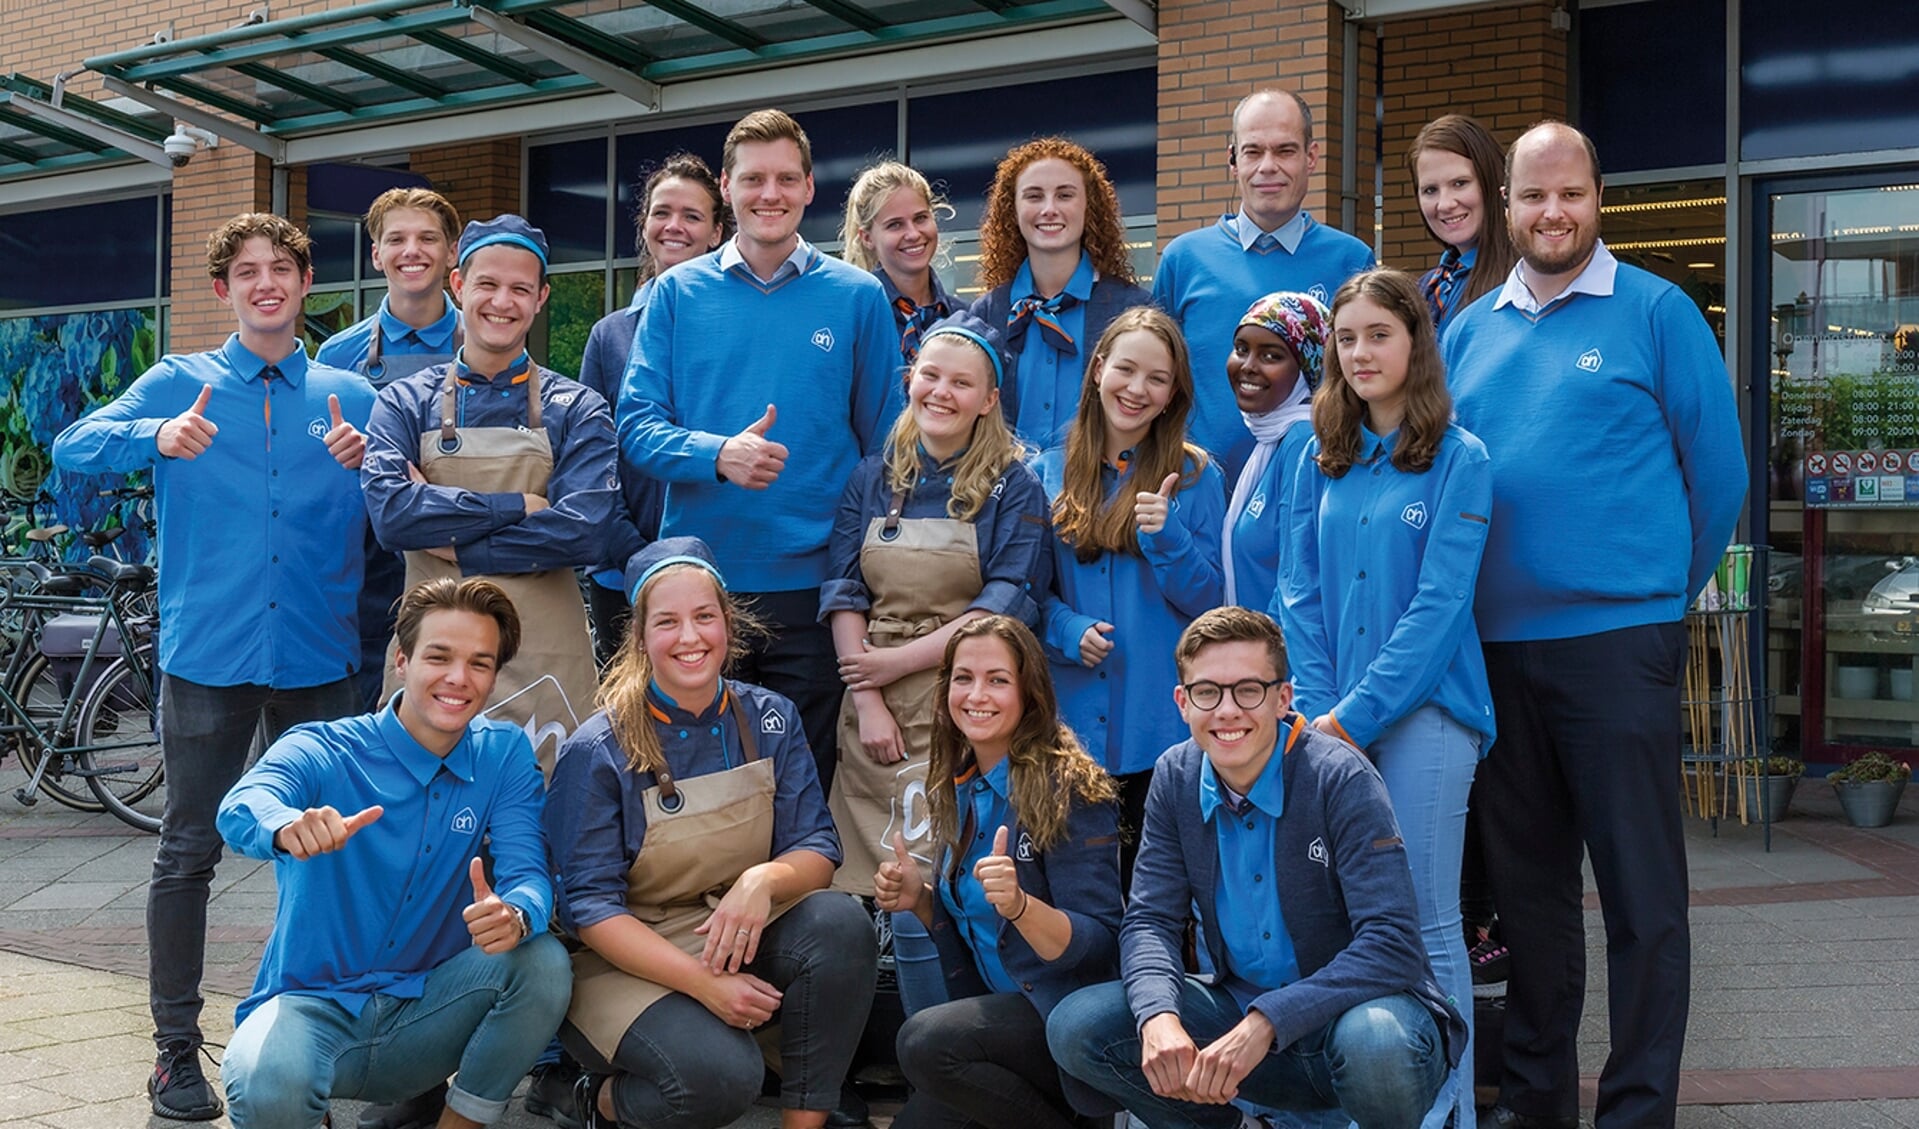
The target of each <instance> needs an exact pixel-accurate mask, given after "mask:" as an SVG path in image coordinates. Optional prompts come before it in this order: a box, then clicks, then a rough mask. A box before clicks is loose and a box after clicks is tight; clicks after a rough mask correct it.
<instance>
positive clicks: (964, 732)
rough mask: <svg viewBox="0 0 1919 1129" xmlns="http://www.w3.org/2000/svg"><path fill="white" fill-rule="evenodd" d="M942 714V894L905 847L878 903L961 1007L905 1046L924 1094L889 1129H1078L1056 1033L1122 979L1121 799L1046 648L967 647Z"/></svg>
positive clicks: (965, 640)
mask: <svg viewBox="0 0 1919 1129" xmlns="http://www.w3.org/2000/svg"><path fill="white" fill-rule="evenodd" d="M937 700H938V702H939V708H938V713H937V720H936V721H935V723H934V728H933V748H932V767H931V768H930V770H929V772H930V775H931V778H932V781H933V784H932V786H931V787H930V788H929V789H928V798H929V800H930V802H931V808H932V824H933V836H932V837H933V842H934V844H935V853H936V861H935V864H934V867H933V871H932V876H933V882H932V883H931V884H928V883H927V881H926V878H925V877H924V875H923V872H922V871H921V869H920V866H919V863H917V862H916V861H914V859H913V857H912V856H911V855H910V854H908V853H907V852H906V846H905V844H904V842H901V843H898V844H896V849H895V853H894V856H893V857H892V858H891V859H889V860H888V861H887V862H885V863H882V864H881V865H880V867H879V870H878V872H877V873H876V874H875V875H874V878H873V886H874V890H875V892H876V893H877V895H878V899H879V902H880V905H881V907H882V908H885V909H889V910H893V911H895V912H896V913H897V914H899V915H901V916H904V915H906V914H909V913H910V914H914V915H916V916H917V917H918V919H919V920H920V921H921V922H923V923H924V924H925V925H927V926H928V927H929V928H930V929H931V930H932V933H933V936H934V938H935V939H936V941H937V942H938V944H939V949H940V958H941V965H942V969H943V972H944V975H945V978H946V981H947V984H948V986H949V987H948V994H949V995H950V996H951V997H952V999H951V1001H950V1002H948V1003H942V1004H940V1005H938V1006H937V1007H932V1008H928V1009H926V1010H924V1011H920V1012H916V1013H915V1014H914V1015H913V1016H912V1018H910V1019H908V1020H907V1021H906V1025H905V1026H904V1027H902V1028H901V1029H900V1034H899V1059H900V1068H901V1069H902V1070H903V1071H905V1073H906V1077H907V1078H908V1080H910V1081H911V1082H912V1083H913V1088H914V1093H913V1096H912V1099H911V1100H909V1101H908V1102H907V1103H906V1108H905V1109H904V1110H902V1111H901V1112H900V1115H899V1116H898V1117H897V1118H895V1119H894V1121H893V1124H894V1126H895V1129H928V1127H949V1126H950V1127H952V1129H960V1127H962V1126H980V1127H983V1129H1073V1126H1074V1124H1075V1122H1074V1117H1075V1111H1074V1109H1073V1105H1072V1102H1071V1101H1070V1100H1069V1097H1068V1092H1067V1089H1066V1083H1065V1080H1064V1076H1063V1075H1061V1074H1060V1073H1059V1071H1058V1069H1057V1068H1056V1067H1054V1065H1053V1060H1052V1056H1051V1054H1050V1053H1049V1052H1048V1050H1047V1046H1046V1016H1047V1015H1048V1014H1049V1013H1050V1012H1051V1011H1052V1009H1053V1006H1054V1005H1055V1004H1057V1003H1059V1001H1060V1000H1062V999H1064V998H1065V997H1066V996H1068V995H1070V994H1072V993H1073V992H1074V991H1076V990H1078V989H1079V988H1082V987H1085V986H1087V985H1089V984H1101V983H1105V982H1107V981H1109V980H1112V979H1114V978H1116V977H1117V976H1118V975H1119V941H1118V931H1119V922H1120V914H1121V904H1120V890H1119V829H1118V813H1117V812H1116V810H1115V809H1114V806H1113V799H1114V795H1115V791H1114V787H1113V782H1112V780H1111V779H1110V778H1109V777H1108V776H1107V775H1106V773H1105V772H1104V771H1102V770H1101V769H1100V767H1099V765H1098V764H1096V763H1094V761H1093V759H1092V758H1091V757H1089V756H1087V755H1086V753H1085V751H1084V750H1083V749H1081V748H1080V746H1079V742H1078V741H1077V740H1076V739H1075V738H1074V737H1073V733H1072V730H1070V729H1068V728H1066V727H1065V726H1064V725H1061V724H1060V720H1059V714H1058V712H1057V711H1056V709H1055V706H1054V699H1053V684H1052V678H1051V676H1050V675H1049V674H1048V673H1047V664H1046V657H1045V655H1044V654H1042V653H1041V651H1040V646H1039V641H1038V640H1037V639H1035V638H1034V637H1033V633H1032V632H1031V631H1029V630H1027V628H1026V625H1025V624H1023V623H1020V622H1019V621H1018V620H1015V619H1013V618H1011V617H1010V616H1001V615H995V616H987V617H986V618H984V619H977V620H973V621H971V622H969V623H967V624H966V625H965V626H964V627H962V628H960V629H959V631H957V632H955V633H954V635H953V638H952V640H951V641H950V642H948V643H947V645H946V655H945V660H944V662H943V663H942V665H941V667H940V680H939V694H938V699H937ZM1080 1094H1081V1100H1086V1099H1087V1098H1092V1097H1093V1095H1092V1094H1091V1093H1090V1092H1089V1091H1085V1090H1083V1089H1081V1090H1080ZM1095 1100H1096V1099H1095Z"/></svg>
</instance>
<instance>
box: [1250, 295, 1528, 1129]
mask: <svg viewBox="0 0 1919 1129" xmlns="http://www.w3.org/2000/svg"><path fill="white" fill-rule="evenodd" d="M1451 418H1452V397H1451V396H1450V395H1448V394H1447V391H1446V376H1445V370H1444V367H1443V366H1442V365H1441V363H1440V360H1439V350H1438V346H1437V343H1436V342H1435V340H1434V337H1433V329H1432V319H1431V317H1430V316H1429V315H1428V314H1427V311H1426V303H1425V301H1424V299H1423V297H1422V295H1421V294H1420V290H1419V286H1418V284H1417V283H1415V282H1414V281H1413V279H1412V277H1411V276H1409V275H1406V274H1402V273H1400V272H1399V271H1391V270H1371V271H1366V272H1364V273H1362V274H1359V275H1356V276H1355V277H1353V278H1352V279H1351V280H1350V281H1348V282H1347V283H1346V285H1344V286H1342V287H1340V288H1339V293H1338V294H1336V295H1335V296H1334V298H1333V351H1332V356H1331V357H1330V358H1329V360H1328V364H1327V373H1326V382H1325V384H1324V385H1322V386H1321V388H1320V390H1319V392H1318V394H1317V395H1316V396H1315V397H1314V399H1313V431H1314V438H1313V441H1312V442H1311V443H1309V444H1307V447H1306V450H1305V453H1304V454H1303V455H1302V457H1301V461H1300V465H1299V469H1298V472H1297V473H1296V474H1295V475H1294V477H1293V482H1292V488H1291V490H1290V491H1289V493H1288V496H1287V500H1286V515H1285V516H1286V528H1287V529H1288V530H1289V531H1290V535H1291V543H1290V545H1289V549H1288V554H1287V557H1286V560H1285V562H1284V563H1283V564H1282V566H1281V574H1280V595H1281V597H1282V599H1281V606H1280V609H1279V610H1280V615H1281V619H1282V623H1283V626H1284V627H1285V631H1286V651H1287V657H1288V659H1289V661H1290V663H1291V665H1292V675H1293V685H1294V688H1295V694H1296V700H1297V702H1298V703H1299V704H1298V709H1299V712H1300V713H1301V714H1303V715H1305V716H1307V717H1310V718H1312V719H1313V725H1314V726H1315V727H1316V728H1318V729H1320V730H1322V731H1324V732H1326V733H1330V734H1332V735H1334V736H1336V737H1339V738H1342V739H1343V740H1345V741H1348V742H1350V743H1351V744H1352V745H1354V746H1355V747H1357V748H1359V749H1360V750H1361V751H1362V752H1364V753H1366V754H1367V755H1368V756H1369V757H1371V758H1372V760H1373V763H1374V764H1375V765H1377V766H1378V768H1379V773H1380V776H1381V777H1383V778H1384V779H1385V782H1386V790H1387V793H1388V794H1389V795H1390V796H1391V798H1392V801H1393V811H1394V813H1395V814H1396V815H1397V816H1398V818H1399V825H1400V831H1401V833H1402V834H1403V835H1404V836H1405V840H1406V857H1407V861H1408V862H1409V863H1410V864H1411V866H1412V871H1413V889H1414V893H1415V895H1416V896H1417V898H1418V900H1419V919H1420V934H1421V937H1422V939H1423V940H1424V941H1425V945H1426V953H1427V956H1428V958H1429V959H1430V960H1431V961H1432V965H1433V973H1434V978H1435V979H1436V980H1438V982H1439V986H1440V988H1441V989H1442V990H1443V991H1445V992H1446V993H1447V994H1448V995H1449V996H1450V997H1451V998H1452V1000H1453V1003H1454V1006H1455V1007H1457V1008H1458V1009H1459V1012H1460V1014H1462V1015H1468V1016H1469V1015H1470V1014H1471V1013H1472V1004H1471V1000H1472V973H1471V971H1470V969H1469V968H1468V967H1467V964H1466V946H1465V936H1464V934H1463V932H1462V931H1461V928H1460V917H1459V864H1460V851H1461V847H1462V843H1463V842H1464V838H1465V830H1466V804H1467V796H1468V794H1469V792H1470V791H1471V789H1472V781H1473V772H1474V770H1475V769H1476V768H1477V766H1478V764H1479V759H1480V757H1482V756H1484V755H1485V752H1486V749H1487V747H1488V746H1489V745H1490V744H1491V743H1492V739H1493V711H1492V693H1491V691H1490V690H1489V689H1488V687H1487V684H1486V666H1485V661H1484V660H1483V659H1482V658H1481V656H1480V650H1479V636H1478V633H1477V631H1476V630H1475V629H1474V627H1473V588H1474V585H1475V583H1476V582H1477V579H1478V576H1479V560H1480V554H1481V552H1482V551H1483V550H1484V549H1485V546H1486V521H1487V515H1488V514H1489V513H1490V512H1491V509H1492V473H1491V469H1490V464H1489V463H1488V462H1487V458H1486V449H1485V447H1484V446H1482V445H1481V444H1480V442H1479V440H1478V439H1476V438H1474V437H1473V436H1472V435H1471V434H1470V433H1469V432H1466V431H1464V430H1462V429H1460V428H1459V427H1457V426H1454V425H1453V424H1452V423H1451V422H1450V421H1451ZM1472 1100H1473V1086H1472V1051H1471V1048H1470V1045H1469V1046H1468V1049H1467V1051H1466V1053H1465V1056H1464V1058H1463V1059H1462V1060H1461V1062H1460V1065H1459V1068H1458V1069H1457V1071H1455V1078H1454V1079H1453V1080H1451V1081H1449V1082H1448V1084H1447V1087H1446V1088H1445V1089H1443V1090H1441V1092H1440V1097H1439V1100H1438V1102H1437V1103H1436V1104H1435V1107H1434V1109H1433V1111H1432V1113H1430V1114H1429V1115H1428V1117H1427V1120H1426V1125H1427V1126H1429V1127H1436V1126H1440V1125H1444V1124H1445V1122H1446V1118H1447V1116H1448V1115H1449V1114H1450V1113H1451V1112H1452V1110H1453V1107H1454V1106H1455V1105H1456V1106H1457V1107H1458V1111H1459V1117H1460V1120H1461V1122H1462V1123H1464V1122H1465V1121H1467V1120H1468V1119H1470V1118H1471V1117H1472V1115H1473V1107H1472Z"/></svg>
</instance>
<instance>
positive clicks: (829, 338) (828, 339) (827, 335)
mask: <svg viewBox="0 0 1919 1129" xmlns="http://www.w3.org/2000/svg"><path fill="white" fill-rule="evenodd" d="M813 344H815V345H817V346H819V350H820V352H822V353H830V352H832V351H833V331H832V330H830V329H816V330H814V331H813Z"/></svg>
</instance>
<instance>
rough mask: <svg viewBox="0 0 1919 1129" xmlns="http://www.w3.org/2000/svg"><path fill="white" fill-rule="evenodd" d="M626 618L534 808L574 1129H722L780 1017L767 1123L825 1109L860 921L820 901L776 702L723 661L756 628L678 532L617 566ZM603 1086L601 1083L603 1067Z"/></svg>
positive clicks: (817, 832) (816, 1118) (792, 1124)
mask: <svg viewBox="0 0 1919 1129" xmlns="http://www.w3.org/2000/svg"><path fill="white" fill-rule="evenodd" d="M627 592H628V593H629V594H630V597H631V599H632V601H633V617H632V625H631V627H630V628H629V629H628V633H627V638H626V640H625V642H624V643H622V645H621V648H620V653H619V655H618V656H617V657H616V658H615V659H614V664H613V668H612V669H611V670H610V671H609V672H608V674H607V677H606V681H605V683H604V684H603V685H602V686H601V688H600V704H601V707H602V708H601V710H600V712H599V713H596V714H594V715H593V716H592V717H591V718H590V719H588V721H587V722H586V724H584V725H582V726H581V727H580V728H579V729H578V730H577V731H576V732H575V733H574V734H573V736H572V737H571V738H569V739H568V740H567V742H566V744H565V746H564V747H563V748H562V749H561V752H560V758H559V762H558V764H557V765H556V766H555V768H554V772H553V782H552V786H551V788H550V789H549V791H548V794H547V801H546V835H547V843H548V844H549V846H548V850H549V851H550V852H551V853H552V856H553V869H554V870H555V871H556V872H557V874H558V879H559V880H558V882H557V883H556V885H557V887H558V902H559V909H560V920H561V923H562V924H563V925H564V926H565V927H566V929H567V930H568V931H569V932H570V933H571V934H573V935H574V936H575V937H577V938H578V939H579V940H580V942H581V943H582V946H583V947H582V948H581V949H580V950H579V951H578V952H576V953H575V954H574V958H573V971H574V990H573V1006H572V1009H571V1010H570V1011H569V1012H568V1013H567V1019H566V1024H565V1025H564V1026H563V1027H562V1028H561V1030H560V1038H561V1041H562V1042H564V1043H565V1044H566V1045H567V1049H568V1050H569V1051H571V1052H572V1053H573V1054H574V1055H575V1056H576V1057H577V1058H579V1060H580V1061H581V1062H582V1063H583V1064H585V1066H586V1069H587V1071H588V1073H587V1074H586V1075H585V1076H584V1077H583V1078H582V1081H581V1084H580V1088H579V1090H578V1091H577V1092H576V1098H577V1106H578V1108H579V1110H580V1111H581V1114H582V1117H583V1119H584V1121H585V1124H586V1126H587V1129H601V1127H606V1126H612V1125H615V1124H618V1125H620V1126H639V1125H644V1126H647V1127H648V1129H668V1127H672V1129H700V1127H716V1126H721V1125H726V1124H728V1123H729V1122H732V1121H733V1120H735V1119H737V1118H738V1117H740V1116H741V1115H742V1114H743V1113H745V1111H746V1108H747V1106H749V1105H750V1104H751V1103H752V1101H753V1099H754V1097H755V1096H756V1095H757V1094H758V1093H759V1090H760V1078H761V1055H760V1048H759V1046H758V1044H757V1043H756V1042H755V1041H754V1037H753V1032H754V1030H755V1029H756V1028H760V1027H763V1026H765V1025H766V1024H768V1023H770V1022H773V1021H775V1020H777V1021H778V1022H779V1024H780V1031H779V1040H778V1045H779V1051H780V1059H781V1072H782V1080H781V1090H780V1104H781V1106H782V1111H781V1116H780V1123H781V1125H782V1126H783V1127H785V1129H802V1127H804V1129H813V1127H817V1126H819V1125H822V1124H824V1123H825V1121H826V1115H827V1111H829V1110H831V1109H832V1108H833V1106H834V1105H835V1104H836V1103H837V1101H838V1099H839V1095H840V1084H841V1081H842V1079H843V1077H844V1076H845V1074H846V1069H847V1066H848V1064H849V1063H850V1062H851V1061H852V1058H853V1051H854V1047H855V1046H856V1044H857V1043H858V1042H859V1035H860V1030H861V1028H862V1027H863V1026H864V1025H865V1022H866V1012H867V1008H868V1006H869V1005H870V1004H871V1002H872V996H873V977H874V971H875V969H874V965H875V957H874V950H873V938H872V926H871V923H870V921H869V920H868V918H867V916H866V914H865V912H864V911H862V910H861V909H860V906H859V903H858V902H856V901H854V900H853V899H852V898H850V897H848V896H846V895H843V894H834V893H825V892H823V891H825V889H826V886H827V883H829V882H830V881H831V880H832V878H833V868H834V867H835V866H837V865H838V864H839V859H840V845H839V839H838V837H837V836H836V835H835V834H834V832H833V821H832V819H831V818H830V817H829V816H828V815H827V811H826V801H825V798H824V797H822V796H821V795H820V785H819V779H818V777H817V776H816V775H815V770H814V766H813V755H812V753H811V752H810V751H809V750H808V748H807V745H806V735H805V732H804V730H803V729H802V727H801V725H800V718H799V714H798V712H797V711H796V710H795V709H794V707H793V703H791V702H789V701H787V700H786V699H785V698H782V697H780V696H779V695H778V694H774V693H772V692H771V691H768V690H764V689H762V688H760V687H758V686H753V685H749V684H747V683H744V682H735V681H730V680H722V679H721V677H720V672H721V668H722V667H723V666H724V665H725V664H726V662H727V660H728V659H729V658H730V657H732V656H733V655H734V654H735V653H736V652H737V651H738V650H739V649H740V646H741V642H740V636H741V634H742V631H743V630H750V629H752V628H753V626H754V625H752V624H751V622H750V621H749V620H747V619H746V618H745V617H744V616H743V614H742V613H741V611H740V610H739V609H738V608H737V607H736V606H735V605H734V604H733V601H732V598H731V597H730V596H729V595H728V594H727V592H726V586H725V584H724V582H723V581H722V580H721V578H720V574H719V570H718V568H717V567H716V566H715V565H714V563H713V555H712V552H711V551H710V550H709V549H708V548H707V547H706V544H705V543H704V542H702V541H700V540H698V539H696V538H691V537H673V538H667V539H665V540H661V541H656V542H654V543H653V544H652V545H650V546H648V547H647V548H646V549H644V550H642V551H641V552H639V553H638V554H635V556H634V558H633V562H632V563H631V564H630V565H629V566H628V567H627ZM607 1075H611V1077H607Z"/></svg>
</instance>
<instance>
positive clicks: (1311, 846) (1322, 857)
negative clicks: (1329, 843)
mask: <svg viewBox="0 0 1919 1129" xmlns="http://www.w3.org/2000/svg"><path fill="white" fill-rule="evenodd" d="M1306 861H1307V862H1316V863H1318V864H1319V865H1321V866H1323V867H1326V868H1327V869H1329V870H1330V869H1332V865H1333V860H1332V859H1331V858H1330V857H1329V856H1328V855H1327V853H1326V840H1324V839H1314V840H1313V841H1312V842H1311V843H1308V844H1307V845H1306Z"/></svg>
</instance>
